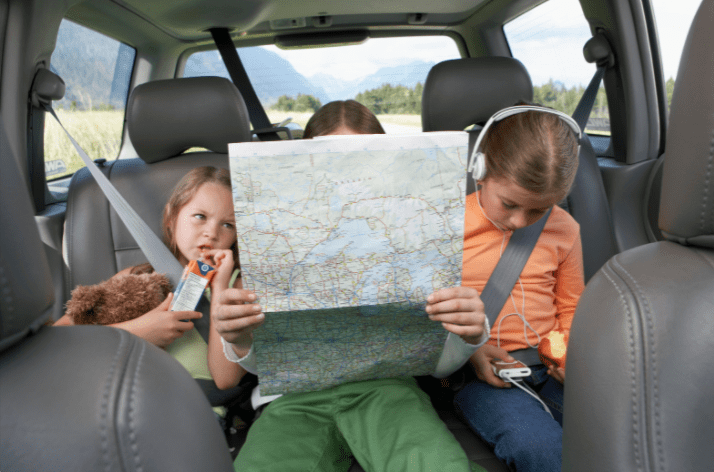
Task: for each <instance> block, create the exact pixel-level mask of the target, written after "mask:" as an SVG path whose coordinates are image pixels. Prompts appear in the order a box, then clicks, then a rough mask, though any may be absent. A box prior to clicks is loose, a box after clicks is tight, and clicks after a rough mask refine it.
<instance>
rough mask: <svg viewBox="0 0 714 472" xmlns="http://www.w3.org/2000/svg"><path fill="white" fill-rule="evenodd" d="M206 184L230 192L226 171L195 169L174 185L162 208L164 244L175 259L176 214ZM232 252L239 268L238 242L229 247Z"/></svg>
mask: <svg viewBox="0 0 714 472" xmlns="http://www.w3.org/2000/svg"><path fill="white" fill-rule="evenodd" d="M207 183H215V184H218V185H222V186H224V187H225V188H227V189H228V190H229V191H231V174H230V172H228V171H227V170H226V169H219V168H217V167H212V166H204V167H196V168H195V169H193V170H192V171H190V172H189V173H187V174H186V175H184V176H183V178H182V179H181V180H180V181H179V183H177V184H176V187H174V190H173V192H172V193H171V197H169V201H168V202H167V203H166V206H165V207H164V214H163V222H162V229H163V233H164V244H166V245H167V246H168V248H169V249H170V250H171V252H172V253H173V255H174V256H176V258H177V259H180V258H181V254H180V253H179V250H178V244H177V243H176V222H177V220H178V214H179V212H180V211H181V208H183V207H184V206H185V205H186V204H187V203H188V202H189V201H191V199H192V198H193V197H194V195H196V192H198V189H199V188H200V187H201V186H202V185H203V184H207ZM230 249H231V251H232V252H233V262H234V266H235V267H236V268H239V267H240V265H239V262H238V242H237V241H236V242H234V243H233V245H232V246H231V248H230Z"/></svg>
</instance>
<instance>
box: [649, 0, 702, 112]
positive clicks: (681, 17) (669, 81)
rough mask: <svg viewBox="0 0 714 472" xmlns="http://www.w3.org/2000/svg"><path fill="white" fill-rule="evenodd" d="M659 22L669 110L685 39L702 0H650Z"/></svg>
mask: <svg viewBox="0 0 714 472" xmlns="http://www.w3.org/2000/svg"><path fill="white" fill-rule="evenodd" d="M650 4H651V5H652V10H653V12H654V17H655V22H656V23H657V34H658V35H659V48H660V53H661V56H662V69H663V73H664V80H665V86H666V90H667V111H668V112H669V106H670V105H671V103H672V92H673V91H674V81H675V79H676V77H677V70H678V69H679V59H680V58H681V56H682V49H683V48H684V41H685V40H686V39H687V35H688V34H689V27H690V26H691V24H692V21H693V20H694V15H695V14H696V13H697V8H699V5H700V4H701V1H700V0H683V1H680V2H671V1H668V0H650Z"/></svg>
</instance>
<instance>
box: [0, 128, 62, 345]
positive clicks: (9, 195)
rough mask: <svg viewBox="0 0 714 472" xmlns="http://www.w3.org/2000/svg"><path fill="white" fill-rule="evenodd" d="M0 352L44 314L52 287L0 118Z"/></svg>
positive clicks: (38, 323)
mask: <svg viewBox="0 0 714 472" xmlns="http://www.w3.org/2000/svg"><path fill="white" fill-rule="evenodd" d="M0 167H1V168H2V171H0V202H2V204H1V205H0V228H2V229H0V351H2V350H4V349H6V348H7V347H9V346H11V345H13V344H15V343H16V342H18V341H19V340H21V339H22V338H24V337H25V336H26V335H27V334H28V333H29V332H30V331H34V330H36V329H38V328H39V327H40V326H41V325H42V324H43V323H45V322H46V321H47V320H49V319H50V316H51V310H52V305H53V303H54V289H53V286H52V277H51V276H50V268H49V265H48V263H47V259H46V257H45V249H44V246H43V244H42V241H41V240H40V234H39V231H38V229H37V223H36V222H35V218H34V216H35V211H34V209H33V208H32V203H30V202H31V200H30V192H29V190H28V188H27V184H26V179H25V177H24V176H23V175H22V173H21V172H20V167H19V165H18V162H17V160H16V159H15V156H14V155H13V153H12V151H11V149H10V146H9V143H8V142H7V136H6V135H5V130H4V127H3V126H2V123H1V122H0Z"/></svg>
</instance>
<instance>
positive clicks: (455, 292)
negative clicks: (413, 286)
mask: <svg viewBox="0 0 714 472" xmlns="http://www.w3.org/2000/svg"><path fill="white" fill-rule="evenodd" d="M453 298H476V299H478V300H479V301H480V300H481V299H480V298H479V293H478V290H476V289H475V288H473V287H463V286H459V287H449V288H442V289H441V290H437V291H436V292H434V293H432V294H430V295H429V296H428V297H427V298H426V301H427V303H428V304H430V305H433V304H435V303H439V302H443V301H446V300H451V299H453Z"/></svg>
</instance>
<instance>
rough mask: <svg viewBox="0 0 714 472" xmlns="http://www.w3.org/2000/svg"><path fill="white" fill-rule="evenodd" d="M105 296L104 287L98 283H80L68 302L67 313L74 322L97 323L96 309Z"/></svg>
mask: <svg viewBox="0 0 714 472" xmlns="http://www.w3.org/2000/svg"><path fill="white" fill-rule="evenodd" d="M103 298H104V289H103V288H102V287H101V286H100V285H99V284H98V285H79V286H77V288H75V289H74V290H72V299H71V300H70V301H69V302H67V312H66V315H67V316H69V317H70V318H72V320H73V321H74V324H96V312H95V309H96V308H97V307H98V306H99V304H100V302H101V301H102V299H103Z"/></svg>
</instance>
